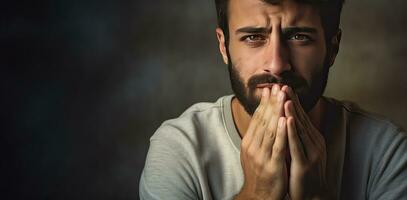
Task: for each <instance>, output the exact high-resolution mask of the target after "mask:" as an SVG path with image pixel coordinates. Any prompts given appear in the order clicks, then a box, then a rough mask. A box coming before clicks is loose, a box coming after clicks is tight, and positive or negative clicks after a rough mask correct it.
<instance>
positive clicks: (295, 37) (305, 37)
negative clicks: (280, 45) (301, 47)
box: [288, 34, 311, 42]
mask: <svg viewBox="0 0 407 200" xmlns="http://www.w3.org/2000/svg"><path fill="white" fill-rule="evenodd" d="M288 39H289V40H296V41H303V42H308V41H311V38H310V37H309V36H308V35H304V34H294V35H292V36H290V37H289V38H288Z"/></svg>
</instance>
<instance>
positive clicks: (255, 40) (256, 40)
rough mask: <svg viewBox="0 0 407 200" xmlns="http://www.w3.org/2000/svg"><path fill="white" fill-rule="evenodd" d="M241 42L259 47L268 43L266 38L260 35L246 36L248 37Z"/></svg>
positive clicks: (244, 37)
mask: <svg viewBox="0 0 407 200" xmlns="http://www.w3.org/2000/svg"><path fill="white" fill-rule="evenodd" d="M240 40H241V41H243V42H246V43H248V44H250V45H255V44H257V45H259V44H262V43H264V42H265V41H266V37H264V36H263V35H259V34H256V35H246V36H243V37H242V38H241V39H240Z"/></svg>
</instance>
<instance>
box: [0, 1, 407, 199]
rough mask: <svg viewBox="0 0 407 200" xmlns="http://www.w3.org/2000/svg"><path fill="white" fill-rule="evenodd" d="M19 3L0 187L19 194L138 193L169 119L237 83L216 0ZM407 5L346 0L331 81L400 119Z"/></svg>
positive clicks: (338, 90)
mask: <svg viewBox="0 0 407 200" xmlns="http://www.w3.org/2000/svg"><path fill="white" fill-rule="evenodd" d="M10 4H11V3H10ZM12 4H13V5H5V6H3V7H2V8H1V15H2V17H1V24H2V29H1V30H0V34H1V35H0V36H1V47H2V49H3V50H2V52H3V53H2V56H5V59H1V61H0V62H1V66H2V68H1V73H0V75H1V77H2V78H1V81H2V89H3V90H4V92H3V94H4V96H5V97H4V98H3V101H4V103H3V104H2V115H4V116H5V119H6V120H5V122H6V126H5V127H6V129H5V130H4V131H2V132H3V133H6V134H2V141H3V142H4V144H3V145H2V148H4V151H2V152H1V155H2V157H3V158H4V159H3V160H4V163H5V164H2V165H1V171H2V172H4V176H3V177H4V178H2V181H4V182H5V184H4V185H5V187H3V188H2V190H3V191H5V193H3V194H4V195H8V196H9V197H11V195H12V197H13V198H12V199H21V198H24V197H25V198H27V197H29V198H30V199H137V196H138V181H139V176H140V173H141V169H142V167H143V165H144V159H145V155H146V152H147V149H148V138H149V137H150V136H151V135H152V134H153V132H154V131H155V129H156V128H158V126H159V125H160V124H161V123H162V121H164V120H166V119H169V118H173V117H176V116H178V115H179V114H181V113H182V112H183V111H184V110H185V109H186V108H187V107H188V106H190V105H191V104H193V103H195V102H199V101H215V100H216V99H217V98H218V97H219V96H222V95H225V94H230V93H231V90H230V85H229V78H228V73H227V67H226V66H225V65H223V63H222V61H221V58H220V55H219V54H218V50H217V41H216V37H215V33H214V30H215V26H216V25H215V21H216V19H215V7H214V3H213V1H210V0H188V1H187V0H179V1H176V2H174V1H164V0H156V1H147V0H143V1H110V2H106V1H94V2H93V1H79V0H71V1H67V0H59V1H49V2H45V1H40V2H38V1H36V2H30V1H25V2H16V3H12ZM406 9H407V3H405V1H402V0H393V1H385V0H369V1H368V0H359V1H351V0H348V2H347V4H346V5H345V7H344V12H343V17H342V28H343V38H342V43H341V49H340V53H339V56H338V58H337V61H336V63H335V65H334V68H332V71H331V74H330V79H329V85H328V88H327V91H326V95H328V96H333V97H336V98H339V99H348V100H352V101H355V102H357V103H359V104H360V105H361V106H362V107H363V108H366V109H368V110H371V111H374V112H378V113H382V114H384V115H386V116H388V117H390V118H391V119H393V120H394V121H396V122H397V123H399V124H401V125H403V126H404V127H407V120H406V119H405V117H406V114H405V113H407V104H406V103H405V102H406V100H407V94H406V88H407V79H406V78H405V75H404V73H406V72H407V70H406V67H405V64H404V63H406V61H407V57H406V56H405V52H406V50H407V40H405V37H404V34H405V32H406V31H407V30H406V29H407V28H406V26H405V20H406V19H407V14H406V12H405V11H404V10H406ZM3 25H4V26H3ZM3 27H4V28H3ZM3 137H4V138H3ZM2 199H4V198H2Z"/></svg>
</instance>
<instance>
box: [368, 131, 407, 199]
mask: <svg viewBox="0 0 407 200" xmlns="http://www.w3.org/2000/svg"><path fill="white" fill-rule="evenodd" d="M373 174H374V176H373V177H372V182H371V187H370V189H369V190H370V191H369V195H368V198H367V199H369V200H399V199H407V134H406V133H405V132H399V133H398V134H396V136H395V137H393V138H391V142H390V145H389V146H388V148H387V149H386V150H385V154H384V156H383V158H381V161H380V164H379V165H378V166H377V169H376V170H375V171H374V172H373Z"/></svg>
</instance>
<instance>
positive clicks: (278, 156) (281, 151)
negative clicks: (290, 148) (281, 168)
mask: <svg viewBox="0 0 407 200" xmlns="http://www.w3.org/2000/svg"><path fill="white" fill-rule="evenodd" d="M286 148H287V126H286V118H285V117H280V118H279V120H278V127H277V134H276V140H275V142H274V144H273V151H272V154H271V160H272V161H273V162H284V163H285V152H286Z"/></svg>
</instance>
